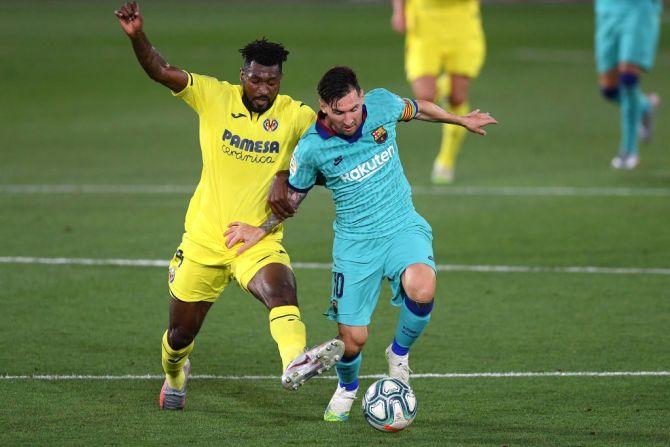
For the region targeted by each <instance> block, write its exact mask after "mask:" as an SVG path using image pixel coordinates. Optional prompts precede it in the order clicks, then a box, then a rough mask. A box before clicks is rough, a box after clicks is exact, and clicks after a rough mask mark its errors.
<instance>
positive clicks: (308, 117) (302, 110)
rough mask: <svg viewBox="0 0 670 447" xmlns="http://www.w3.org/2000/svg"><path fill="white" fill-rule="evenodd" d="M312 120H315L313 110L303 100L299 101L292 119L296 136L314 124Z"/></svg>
mask: <svg viewBox="0 0 670 447" xmlns="http://www.w3.org/2000/svg"><path fill="white" fill-rule="evenodd" d="M314 121H316V113H314V110H312V108H311V107H310V106H308V105H307V104H305V103H304V102H301V103H300V106H299V107H298V111H297V113H296V118H295V121H294V123H295V124H294V125H295V129H296V133H297V135H298V137H301V136H303V135H304V134H305V132H307V129H309V128H310V126H311V125H312V124H314Z"/></svg>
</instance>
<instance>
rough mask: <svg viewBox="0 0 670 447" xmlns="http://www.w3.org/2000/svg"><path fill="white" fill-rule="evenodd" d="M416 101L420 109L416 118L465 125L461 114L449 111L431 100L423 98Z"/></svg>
mask: <svg viewBox="0 0 670 447" xmlns="http://www.w3.org/2000/svg"><path fill="white" fill-rule="evenodd" d="M415 101H416V105H417V106H418V111H417V113H416V116H415V117H414V119H417V120H421V121H430V122H434V123H445V124H456V125H457V126H462V125H463V123H462V121H461V116H459V115H454V114H453V113H449V112H447V111H446V110H444V109H443V108H442V107H440V106H438V105H437V104H435V103H432V102H430V101H425V100H423V99H417V100H415Z"/></svg>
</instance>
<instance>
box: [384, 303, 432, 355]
mask: <svg viewBox="0 0 670 447" xmlns="http://www.w3.org/2000/svg"><path fill="white" fill-rule="evenodd" d="M434 303H435V300H433V301H431V302H430V303H417V302H416V301H413V300H411V299H409V298H405V301H404V302H403V305H402V307H401V308H400V319H399V320H398V326H397V327H396V330H395V340H394V341H395V343H394V345H395V344H397V345H399V346H401V347H403V348H407V349H408V350H409V348H411V347H412V345H413V344H414V342H415V341H416V340H417V339H418V338H419V337H420V336H421V333H422V332H423V330H424V329H425V327H426V325H427V324H428V322H429V321H430V315H431V312H432V311H433V304H434Z"/></svg>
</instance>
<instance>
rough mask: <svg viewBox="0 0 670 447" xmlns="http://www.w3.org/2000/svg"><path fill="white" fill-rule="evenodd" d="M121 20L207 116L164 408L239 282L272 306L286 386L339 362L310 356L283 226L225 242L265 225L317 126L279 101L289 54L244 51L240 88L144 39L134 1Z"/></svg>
mask: <svg viewBox="0 0 670 447" xmlns="http://www.w3.org/2000/svg"><path fill="white" fill-rule="evenodd" d="M116 16H117V18H118V19H119V23H120V25H121V27H122V28H123V30H124V31H125V32H126V34H127V35H128V37H129V38H130V41H131V43H132V46H133V50H134V51H135V55H136V56H137V59H138V61H139V63H140V65H141V66H142V68H143V69H144V70H145V71H146V73H147V74H148V75H149V77H150V78H151V79H153V80H154V81H156V82H158V83H160V84H162V85H164V86H165V87H168V88H169V89H170V90H171V91H172V93H173V94H174V95H175V96H177V97H179V98H181V99H183V100H184V102H186V103H187V104H188V105H189V106H190V107H191V108H193V109H194V110H195V111H196V112H197V113H198V116H199V118H200V148H201V151H202V160H203V168H202V175H201V177H200V182H199V183H198V186H197V188H196V190H195V193H194V194H193V197H192V198H191V202H190V204H189V207H188V211H187V213H186V222H185V230H186V231H185V233H184V235H183V238H182V241H181V244H180V245H179V248H178V249H177V252H176V253H175V255H174V258H173V259H172V261H171V262H170V266H169V275H168V286H169V291H170V311H169V317H170V318H169V326H168V329H167V331H166V332H165V334H164V335H163V341H162V364H163V370H164V371H165V377H166V378H165V382H164V384H163V388H162V389H161V393H160V406H161V408H163V409H183V408H184V403H185V400H186V381H187V379H188V375H189V372H190V362H189V360H188V355H189V353H190V352H191V351H192V349H193V343H194V339H195V336H196V335H197V333H198V331H199V330H200V327H201V325H202V323H203V320H204V318H205V315H206V314H207V311H208V310H209V309H210V307H211V306H212V304H213V303H214V302H215V301H216V300H217V298H218V296H219V295H220V294H221V292H222V291H223V290H224V289H225V288H226V286H227V285H228V284H229V283H230V281H231V280H232V279H233V278H234V279H235V280H236V281H237V282H238V283H239V284H240V286H241V287H242V288H244V289H245V290H247V291H249V292H250V293H251V294H252V295H253V296H255V297H256V298H257V299H258V300H259V301H261V302H262V303H263V304H264V305H265V306H266V307H267V308H268V309H269V311H270V314H269V320H270V332H271V334H272V337H273V338H274V340H275V341H276V342H277V346H278V348H279V354H280V356H281V359H282V364H283V367H284V369H283V371H284V374H283V375H282V384H283V385H284V387H285V388H288V389H295V388H297V387H298V386H300V385H301V384H302V383H303V382H304V381H305V380H307V379H309V378H310V377H312V376H313V375H316V374H318V373H320V372H322V371H324V370H326V369H328V368H330V367H331V366H332V365H334V364H335V363H336V362H337V361H338V360H339V359H340V356H341V355H342V353H343V351H344V345H343V343H342V342H341V341H340V340H336V339H333V340H329V341H327V342H325V343H323V344H321V345H318V346H316V347H314V348H312V349H311V350H309V351H306V352H305V345H306V331H305V326H304V324H303V323H302V321H301V319H300V311H299V309H298V301H297V297H296V286H295V277H294V275H293V272H292V270H291V268H290V261H289V257H288V255H287V253H286V251H285V250H284V248H283V247H282V244H281V240H282V229H281V228H277V229H276V230H274V231H272V232H271V234H270V235H269V237H265V238H264V239H263V240H262V241H261V242H260V243H258V244H255V245H253V247H252V246H251V245H252V244H249V243H246V242H245V238H244V231H245V229H244V228H242V229H239V228H237V230H239V231H237V230H236V234H237V232H240V238H232V239H231V238H228V240H226V236H227V234H230V232H231V231H232V230H233V229H236V227H238V226H239V224H238V223H237V222H239V221H244V222H249V223H253V224H254V225H261V224H262V223H263V222H265V221H266V220H267V219H268V217H269V216H270V214H271V212H270V207H269V206H268V202H267V198H268V192H269V189H270V185H271V183H272V182H273V179H274V178H275V175H276V174H277V173H278V172H280V171H288V167H289V161H290V159H291V155H292V153H293V149H294V148H295V145H296V143H297V142H298V139H299V138H300V136H301V135H302V134H303V132H304V131H305V130H306V129H307V128H309V127H310V125H311V124H312V123H313V122H314V120H315V114H314V111H313V110H312V109H311V108H310V107H308V106H306V105H305V104H303V103H301V102H299V101H295V100H293V99H292V98H290V97H288V96H285V95H279V86H280V83H281V79H282V63H283V62H284V61H286V58H287V55H288V51H286V50H285V49H284V47H283V46H282V45H281V44H276V43H271V42H268V41H267V40H265V39H262V40H257V41H254V42H251V43H249V44H248V45H246V46H245V47H244V48H243V49H241V50H240V52H241V53H242V56H243V58H244V65H243V66H242V68H241V69H240V82H241V85H232V84H229V83H228V82H225V81H219V80H217V79H215V78H212V77H208V76H202V75H197V74H194V73H189V72H187V71H183V70H180V69H178V68H176V67H174V66H171V65H170V64H168V63H167V62H166V61H165V59H163V57H162V56H161V55H160V54H159V53H158V51H156V49H155V48H153V47H152V46H151V44H150V43H149V40H148V39H147V37H146V35H145V34H144V32H143V26H142V25H143V18H142V15H141V14H140V11H139V8H138V6H137V4H136V3H135V2H131V3H127V4H125V5H124V6H122V7H121V8H120V9H119V10H118V11H116ZM285 175H286V173H285V174H284V177H283V178H284V179H285V178H286V177H285ZM273 209H274V207H273Z"/></svg>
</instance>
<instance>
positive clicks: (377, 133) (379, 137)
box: [370, 126, 389, 144]
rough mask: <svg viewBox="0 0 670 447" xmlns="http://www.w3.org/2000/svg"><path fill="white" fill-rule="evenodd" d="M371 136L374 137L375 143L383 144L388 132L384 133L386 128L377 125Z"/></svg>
mask: <svg viewBox="0 0 670 447" xmlns="http://www.w3.org/2000/svg"><path fill="white" fill-rule="evenodd" d="M370 133H371V134H372V138H374V139H375V143H377V144H383V143H385V142H386V139H387V138H388V136H389V135H388V133H386V129H384V126H379V127H378V128H376V129H375V130H373V131H372V132H370Z"/></svg>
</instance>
